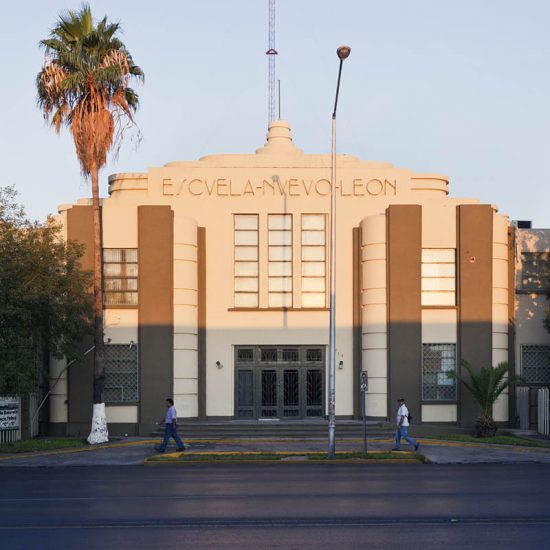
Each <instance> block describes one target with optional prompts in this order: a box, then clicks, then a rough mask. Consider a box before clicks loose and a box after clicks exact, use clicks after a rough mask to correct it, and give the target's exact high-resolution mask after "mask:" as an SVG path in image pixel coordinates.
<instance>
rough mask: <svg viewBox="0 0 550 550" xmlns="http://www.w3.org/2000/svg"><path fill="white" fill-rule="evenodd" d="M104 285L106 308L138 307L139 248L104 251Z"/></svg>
mask: <svg viewBox="0 0 550 550" xmlns="http://www.w3.org/2000/svg"><path fill="white" fill-rule="evenodd" d="M103 283H104V287H105V292H104V302H105V305H106V306H135V305H137V303H138V257H137V248H104V249H103Z"/></svg>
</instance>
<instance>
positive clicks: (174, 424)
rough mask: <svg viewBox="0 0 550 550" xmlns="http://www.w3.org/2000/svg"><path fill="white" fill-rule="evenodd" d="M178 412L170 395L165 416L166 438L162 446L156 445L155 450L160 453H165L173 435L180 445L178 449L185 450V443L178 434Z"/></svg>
mask: <svg viewBox="0 0 550 550" xmlns="http://www.w3.org/2000/svg"><path fill="white" fill-rule="evenodd" d="M177 430H178V413H177V412H176V407H174V400H173V399H172V398H171V397H169V398H168V399H167V400H166V416H165V417H164V440H163V441H162V445H161V446H160V447H155V450H156V451H157V452H159V453H163V452H164V451H165V450H166V447H167V445H168V441H169V440H170V438H171V437H172V438H173V439H174V441H175V442H176V445H177V446H178V451H185V445H184V444H183V441H182V440H181V439H180V436H179V435H178V431H177Z"/></svg>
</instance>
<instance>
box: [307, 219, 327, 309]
mask: <svg viewBox="0 0 550 550" xmlns="http://www.w3.org/2000/svg"><path fill="white" fill-rule="evenodd" d="M325 228H326V218H325V215H324V214H304V215H303V216H302V307H325V305H326V229H325Z"/></svg>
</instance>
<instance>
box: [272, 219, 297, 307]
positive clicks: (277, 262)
mask: <svg viewBox="0 0 550 550" xmlns="http://www.w3.org/2000/svg"><path fill="white" fill-rule="evenodd" d="M267 227H268V232H269V233H268V247H269V250H268V261H269V271H268V292H269V307H292V214H269V216H268V225H267Z"/></svg>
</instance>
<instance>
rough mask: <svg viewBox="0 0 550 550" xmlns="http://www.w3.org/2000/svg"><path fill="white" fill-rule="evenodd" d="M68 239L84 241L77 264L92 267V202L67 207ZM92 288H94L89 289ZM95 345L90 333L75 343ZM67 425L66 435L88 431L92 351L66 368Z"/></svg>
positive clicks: (80, 349)
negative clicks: (90, 203)
mask: <svg viewBox="0 0 550 550" xmlns="http://www.w3.org/2000/svg"><path fill="white" fill-rule="evenodd" d="M67 240H68V241H76V242H78V243H80V244H83V245H84V247H85V248H84V255H83V256H82V258H81V259H80V266H81V268H82V269H83V270H84V271H92V272H93V269H94V221H93V211H92V207H91V206H87V205H75V206H73V207H72V208H69V210H67ZM90 292H93V289H90ZM93 345H94V338H93V336H92V335H90V336H86V337H85V338H84V339H83V340H82V342H81V344H80V345H79V347H78V353H79V354H83V353H85V352H86V351H87V350H89V349H90V348H91V347H92V346H93ZM67 381H68V384H67V385H68V389H67V399H68V426H67V435H73V436H84V435H88V433H89V431H90V427H91V422H92V404H93V382H94V352H93V351H92V352H90V353H88V354H87V355H86V356H84V357H82V358H81V359H79V360H78V361H76V362H75V363H73V364H72V365H71V366H70V367H69V369H68V371H67Z"/></svg>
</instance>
